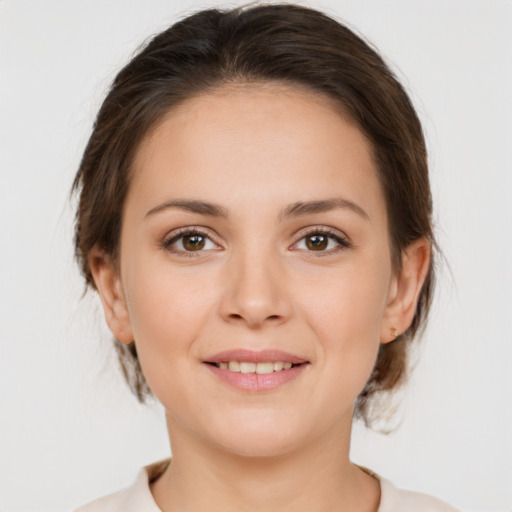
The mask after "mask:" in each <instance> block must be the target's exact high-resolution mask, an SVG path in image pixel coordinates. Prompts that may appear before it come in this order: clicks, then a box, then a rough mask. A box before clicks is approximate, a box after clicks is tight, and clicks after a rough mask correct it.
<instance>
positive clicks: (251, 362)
mask: <svg viewBox="0 0 512 512" xmlns="http://www.w3.org/2000/svg"><path fill="white" fill-rule="evenodd" d="M205 363H206V365H207V367H208V368H209V369H210V370H211V371H212V372H213V373H214V374H215V375H216V376H217V377H219V378H220V379H221V380H222V381H223V382H226V383H227V384H230V385H231V386H234V387H235V388H238V389H240V390H244V391H253V392H254V391H271V390H273V389H276V388H277V387H279V386H280V385H281V384H284V383H285V382H289V381H290V380H292V379H294V378H296V377H297V376H299V375H300V374H301V373H302V371H303V370H304V369H305V368H306V367H307V366H308V363H309V361H307V360H305V359H303V358H300V357H298V356H295V355H293V354H288V353H286V352H283V351H280V350H263V351H260V352H254V351H250V350H244V349H239V350H229V351H226V352H221V353H218V354H216V355H215V356H213V357H212V358H209V359H208V360H207V361H205Z"/></svg>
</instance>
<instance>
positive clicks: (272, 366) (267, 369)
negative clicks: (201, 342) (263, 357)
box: [207, 361, 308, 375]
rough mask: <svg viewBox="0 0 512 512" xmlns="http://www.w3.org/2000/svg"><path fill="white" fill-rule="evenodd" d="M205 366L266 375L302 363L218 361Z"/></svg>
mask: <svg viewBox="0 0 512 512" xmlns="http://www.w3.org/2000/svg"><path fill="white" fill-rule="evenodd" d="M207 364H209V365H212V366H215V367H217V368H219V369H220V370H228V371H230V372H235V373H245V374H248V373H256V374H258V375H266V374H269V373H274V372H282V371H283V370H290V369H291V368H296V367H297V366H301V365H303V364H308V362H307V361H305V362H304V363H292V362H290V361H266V362H260V363H253V362H250V361H220V362H218V363H214V362H207Z"/></svg>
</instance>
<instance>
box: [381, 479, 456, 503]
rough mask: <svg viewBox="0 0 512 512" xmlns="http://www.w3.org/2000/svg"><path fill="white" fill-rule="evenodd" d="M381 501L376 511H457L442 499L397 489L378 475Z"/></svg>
mask: <svg viewBox="0 0 512 512" xmlns="http://www.w3.org/2000/svg"><path fill="white" fill-rule="evenodd" d="M379 481H380V488H381V502H380V506H379V510H378V512H410V511H411V510H414V512H458V511H457V509H455V508H453V507H452V506H451V505H448V504H447V503H444V502H443V501H440V500H438V499H437V498H433V497H432V496H428V495H427V494H423V493H420V492H412V491H404V490H403V489H397V488H396V487H395V486H394V485H393V484H392V483H391V482H390V481H389V480H386V479H385V478H381V477H379Z"/></svg>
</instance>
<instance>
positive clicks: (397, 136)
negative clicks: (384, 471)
mask: <svg viewBox="0 0 512 512" xmlns="http://www.w3.org/2000/svg"><path fill="white" fill-rule="evenodd" d="M75 189H76V190H78V191H79V193H80V204H79V209H78V212H77V227H76V249H77V256H78V259H79V262H80V264H81V268H82V272H83V274H84V277H85V279H86V281H87V283H88V285H90V286H91V287H93V288H94V289H96V290H97V291H98V292H99V295H100V297H101V300H102V304H103V308H104V312H105V317H106V320H107V323H108V325H109V328H110V330H111V331H112V333H113V335H114V336H115V338H116V347H117V348H118V351H119V355H120V361H121V363H122V366H123V369H124V371H125V375H126V377H127V380H128V382H129V384H130V385H131V387H132V389H133V391H134V392H135V393H136V394H137V396H138V397H139V398H140V399H141V400H143V399H144V398H145V397H146V396H147V395H149V394H150V393H151V394H153V395H154V396H155V397H156V398H157V399H158V400H159V401H160V402H161V403H162V404H163V406H164V408H165V411H166V419H167V425H168V431H169V438H170V442H171V449H172V454H173V456H172V463H170V462H169V461H163V462H161V463H157V464H155V465H153V466H150V467H148V468H145V469H143V470H142V471H141V473H140V475H139V477H138V479H137V481H136V483H135V484H134V485H133V486H132V487H131V488H129V489H127V490H125V491H121V492H120V493H116V494H114V495H112V496H109V497H106V498H103V499H100V500H99V501H97V502H93V503H92V504H90V505H87V506H85V507H84V508H83V509H81V510H85V511H95V510H114V509H115V510H126V511H129V510H142V509H144V510H154V511H158V510H163V511H164V512H168V511H175V510H180V511H183V510H194V511H197V510H223V511H225V510H244V509H246V510H288V509H290V510H292V509H293V510H294V511H298V510H317V511H322V510H355V511H379V512H388V511H400V510H404V511H405V510H417V511H421V510H439V511H445V510H446V511H448V510H453V509H452V508H451V507H449V506H448V505H445V504H443V503H441V502H439V501H438V500H435V499H434V498H430V497H427V496H424V495H420V494H416V493H409V492H405V491H399V490H397V489H396V488H395V487H394V486H393V485H392V484H391V483H390V482H388V481H387V480H385V479H383V478H381V477H379V476H377V475H375V474H373V473H372V472H371V471H369V470H367V469H365V468H361V467H358V466H356V465H354V464H352V463H351V462H350V459H349V448H350V433H351V426H352V419H353V417H354V416H356V417H360V418H363V419H364V420H365V421H366V422H367V423H369V422H370V421H371V419H372V414H371V413H372V411H374V410H375V402H376V399H377V398H378V397H379V396H380V395H382V394H383V393H384V392H388V391H392V390H394V389H396V388H397V387H398V386H399V385H400V384H401V383H402V382H403V380H404V377H405V374H406V361H407V352H408V350H409V345H410V343H411V341H412V339H413V337H414V335H415V334H416V333H417V331H418V329H419V328H420V327H421V326H422V325H423V323H424V321H425V318H426V314H427V312H428V307H429V304H430V297H431V291H432V286H433V248H434V247H435V241H434V237H433V233H432V226H431V212H432V206H431V196H430V189H429V182H428V170H427V163H426V153H425V144H424V140H423V135H422V130H421V126H420V123H419V121H418V119H417V116H416V114H415V112H414V109H413V107H412V105H411V103H410V101H409V99H408V97H407V95H406V93H405V92H404V90H403V88H402V87H401V86H400V84H399V83H398V82H397V81H396V79H395V78H394V76H393V75H392V73H391V72H390V70H389V69H388V68H387V66H386V65H385V64H384V62H383V61H382V59H381V58H380V57H379V56H378V54H376V53H375V51H374V50H372V49H371V48H370V47H369V46H368V45H367V44H366V43H365V42H364V41H362V40H361V39H360V38H359V37H357V36H356V35H355V34H354V33H352V32H351V31H350V30H349V29H347V28H346V27H344V26H343V25H340V24H339V23H338V22H336V21H334V20H332V19H330V18H328V17H327V16H325V15H323V14H321V13H319V12H317V11H314V10H310V9H306V8H302V7H297V6H292V5H274V6H259V7H253V8H247V9H234V10H230V11H216V10H209V11H202V12H199V13H197V14H195V15H192V16H190V17H188V18H186V19H184V20H183V21H181V22H179V23H177V24H176V25H174V26H172V27H170V28H169V29H168V30H166V31H164V32H162V33H161V34H159V35H158V36H156V37H155V38H154V39H153V40H152V41H151V42H150V43H149V44H148V45H147V46H146V47H145V48H144V49H143V50H142V51H141V52H140V53H139V54H138V55H136V56H135V57H134V58H133V59H132V61H131V62H130V63H129V64H128V65H127V66H126V67H125V68H124V69H123V70H122V71H121V72H120V73H119V75H118V76H117V78H116V79H115V81H114V83H113V85H112V88H111V90H110V92H109V94H108V96H107V98H106V99H105V101H104V103H103V106H102V108H101V110H100V112H99V114H98V118H97V121H96V124H95V127H94V130H93V133H92V135H91V138H90V140H89V144H88V146H87V148H86V150H85V153H84V157H83V160H82V163H81V166H80V169H79V171H78V174H77V176H76V180H75Z"/></svg>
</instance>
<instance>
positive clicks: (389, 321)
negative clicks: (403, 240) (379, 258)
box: [380, 238, 431, 343]
mask: <svg viewBox="0 0 512 512" xmlns="http://www.w3.org/2000/svg"><path fill="white" fill-rule="evenodd" d="M430 258H431V248H430V243H429V241H428V240H427V239H425V238H420V239H419V240H416V241H415V242H413V243H412V244H411V245H409V246H408V247H407V249H406V250H405V251H404V252H403V254H402V267H401V269H400V271H399V272H398V274H397V275H395V276H394V277H393V281H392V283H391V286H390V293H389V296H388V304H387V306H386V311H385V317H384V321H383V323H382V328H381V336H380V339H381V343H389V342H390V341H393V340H394V339H396V338H397V337H398V336H400V335H401V334H402V333H403V332H405V331H406V330H407V329H408V328H409V326H410V325H411V323H412V321H413V318H414V314H415V313H416V305H417V303H418V298H419V296H420V292H421V289H422V287H423V283H424V282H425V279H426V277H427V273H428V270H429V268H430Z"/></svg>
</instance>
